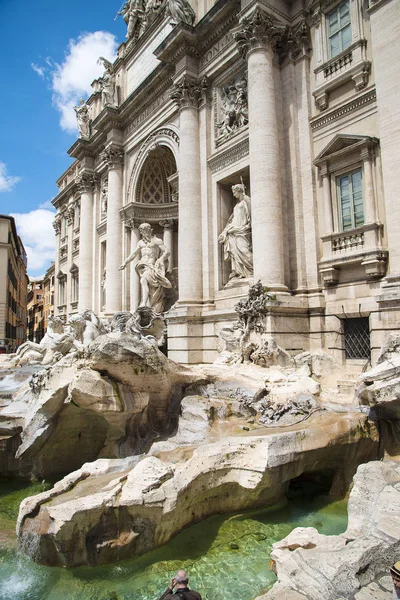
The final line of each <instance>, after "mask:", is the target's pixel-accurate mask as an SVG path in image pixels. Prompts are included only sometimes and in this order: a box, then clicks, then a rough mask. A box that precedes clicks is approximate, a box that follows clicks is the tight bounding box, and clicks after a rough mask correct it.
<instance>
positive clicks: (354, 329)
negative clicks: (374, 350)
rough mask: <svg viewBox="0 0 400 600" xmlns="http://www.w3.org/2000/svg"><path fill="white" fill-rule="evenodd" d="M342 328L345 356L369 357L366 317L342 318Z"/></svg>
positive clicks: (368, 335)
mask: <svg viewBox="0 0 400 600" xmlns="http://www.w3.org/2000/svg"><path fill="white" fill-rule="evenodd" d="M343 329H344V347H345V353H346V358H362V359H364V358H365V359H369V358H371V340H370V333H369V319H368V317H360V318H358V319H344V322H343Z"/></svg>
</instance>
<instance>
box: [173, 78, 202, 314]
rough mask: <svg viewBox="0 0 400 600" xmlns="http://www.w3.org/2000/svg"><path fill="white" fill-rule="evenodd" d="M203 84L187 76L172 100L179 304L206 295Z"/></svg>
mask: <svg viewBox="0 0 400 600" xmlns="http://www.w3.org/2000/svg"><path fill="white" fill-rule="evenodd" d="M201 90H202V83H201V82H199V81H195V80H193V79H189V78H188V77H187V76H186V75H185V76H184V77H183V78H182V79H181V80H180V81H179V83H177V84H176V85H175V86H174V89H173V92H172V94H171V98H172V99H173V100H174V101H175V102H176V103H177V104H178V106H179V108H180V117H179V133H180V146H179V225H178V228H179V229H178V264H179V304H183V305H193V304H199V303H200V302H201V301H202V296H203V290H202V287H203V285H202V284H203V275H202V240H201V227H202V213H201V172H200V138H199V115H198V108H199V103H200V100H201Z"/></svg>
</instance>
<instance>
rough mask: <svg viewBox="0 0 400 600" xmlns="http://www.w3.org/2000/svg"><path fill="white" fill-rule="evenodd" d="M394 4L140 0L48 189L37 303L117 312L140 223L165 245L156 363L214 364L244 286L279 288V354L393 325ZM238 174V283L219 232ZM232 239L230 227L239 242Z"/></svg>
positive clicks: (396, 259) (131, 290) (398, 294)
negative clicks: (47, 244) (162, 321)
mask: <svg viewBox="0 0 400 600" xmlns="http://www.w3.org/2000/svg"><path fill="white" fill-rule="evenodd" d="M179 8H180V11H179V10H178V9H179ZM399 11H400V4H399V2H398V1H397V0H291V1H288V0H229V1H225V0H216V1H215V0H191V1H190V2H187V1H186V0H179V2H178V1H169V2H166V1H160V2H149V1H147V2H145V1H144V2H143V7H142V13H141V14H142V17H141V19H142V20H140V19H139V21H138V22H135V23H136V24H135V27H137V29H136V30H133V33H132V28H131V30H130V31H129V32H128V35H129V36H130V37H129V38H128V40H127V42H124V43H123V44H121V46H120V47H119V49H118V57H117V59H116V60H115V61H114V62H113V63H110V62H108V61H104V60H103V62H104V68H105V72H104V75H103V77H102V78H100V79H99V80H96V81H94V82H93V84H92V87H93V94H92V95H91V97H90V98H89V99H88V100H87V105H86V106H87V110H88V111H89V112H88V114H90V122H89V121H88V122H86V123H83V124H82V122H81V123H80V125H79V128H80V137H79V138H78V139H77V141H76V142H75V143H74V145H73V146H72V147H71V148H70V150H69V154H70V156H71V157H72V158H73V159H74V162H73V164H72V165H71V167H70V168H69V169H68V170H67V171H66V172H65V173H64V174H63V175H62V176H61V177H60V178H59V180H58V182H57V184H58V188H59V190H58V194H57V196H56V198H55V199H54V202H53V203H54V206H55V207H56V209H57V215H56V219H55V230H56V236H57V256H56V264H55V276H56V286H55V298H56V300H55V313H56V314H57V315H59V316H63V317H65V318H68V316H69V315H71V314H73V313H75V312H77V311H78V310H84V309H86V308H90V309H92V310H94V311H95V312H96V313H99V314H103V315H105V316H110V315H112V314H114V313H115V312H117V311H121V310H134V309H135V308H136V307H137V306H138V304H139V302H140V279H139V276H138V271H139V274H140V265H139V267H138V262H136V264H135V261H132V262H131V263H130V264H129V265H127V267H126V268H125V269H124V270H120V266H121V264H122V263H123V261H124V260H125V259H126V257H127V256H128V255H129V254H130V253H131V252H132V251H134V250H135V249H136V248H137V247H138V246H137V245H138V242H139V240H140V234H141V230H140V229H139V226H140V224H143V223H149V224H150V225H151V226H152V228H153V232H154V234H155V235H156V237H157V238H158V239H159V240H162V242H163V247H164V248H166V250H167V251H168V264H167V265H166V271H165V276H166V277H167V278H168V280H169V282H170V285H169V286H167V284H166V283H165V282H164V283H163V284H162V285H164V287H165V289H164V310H165V311H166V317H167V320H168V351H169V356H170V357H171V358H173V359H175V360H177V361H179V362H182V363H197V362H212V361H213V360H214V359H215V358H216V356H217V352H218V343H219V342H218V333H219V331H220V330H221V328H222V327H225V326H226V325H228V324H230V323H232V322H234V320H235V319H236V314H235V311H234V306H235V304H236V303H237V302H238V300H239V299H240V298H242V297H244V296H245V295H246V294H247V291H248V288H249V285H250V284H251V283H252V282H253V281H258V280H261V282H262V283H263V284H265V285H266V286H268V287H269V288H270V290H271V291H273V292H274V293H275V294H276V298H277V303H276V305H274V306H271V309H270V313H269V315H268V318H267V320H266V327H267V329H268V332H269V333H271V334H272V335H273V336H274V337H275V339H276V341H277V342H278V343H279V344H280V345H281V346H283V347H284V348H286V349H287V350H288V351H290V352H292V353H297V352H302V351H308V350H312V351H314V350H317V349H322V350H323V351H326V352H328V353H330V354H332V355H333V356H334V357H335V358H336V360H338V361H340V362H342V361H343V362H344V361H347V362H348V364H349V365H350V364H351V362H352V361H353V362H354V363H355V365H356V366H357V365H358V366H360V365H362V364H365V362H366V361H368V360H369V359H370V358H371V357H372V360H374V359H376V357H377V354H378V352H379V348H380V346H381V345H382V343H383V341H384V340H385V338H386V336H387V334H388V332H389V331H393V330H398V328H399V325H398V323H399V310H400V234H399V230H400V229H399V227H400V203H399V202H398V200H397V196H398V193H397V190H398V189H399V187H400V174H399V169H398V168H397V162H398V161H397V156H398V149H397V146H398V140H399V139H400V108H399V102H398V89H399V85H400V72H399V69H398V64H397V62H396V60H395V59H394V57H396V56H399V55H400V18H399V17H400V14H399ZM137 23H139V25H137ZM238 184H243V188H242V189H243V190H244V191H245V195H246V197H249V198H250V200H249V202H248V214H250V212H251V222H250V225H249V226H248V228H247V229H246V236H248V235H250V233H251V263H252V269H251V271H252V272H251V276H244V275H243V273H242V274H241V275H240V276H238V274H237V272H236V271H235V269H234V268H233V262H232V260H229V256H231V255H230V254H229V252H231V250H229V248H228V250H227V245H226V243H222V242H221V239H223V238H224V235H222V238H221V234H223V233H224V232H225V231H226V227H227V224H229V223H232V216H231V215H232V214H233V213H234V208H235V202H236V200H235V198H234V196H233V194H232V186H233V185H238ZM235 219H236V217H234V218H233V221H235ZM249 231H250V233H249ZM243 232H244V229H242V230H241V231H238V230H237V229H236V230H235V231H233V233H232V232H231V236H233V237H231V240H234V243H235V244H236V247H237V248H239V249H240V247H242V249H243V247H244V246H243V243H244V242H243V236H244V233H243ZM235 236H236V237H235ZM240 236H242V238H241V241H240V240H239V238H240ZM246 239H247V238H246ZM241 244H242V246H241ZM246 244H247V242H246ZM246 248H247V246H246ZM238 252H239V250H238ZM245 252H247V254H248V249H246V250H245ZM239 255H240V252H239ZM227 257H228V260H225V259H226V258H227ZM247 258H248V257H247ZM137 260H138V259H137ZM240 260H241V259H239V262H240ZM139 262H140V251H139ZM239 270H240V269H239ZM232 275H233V276H232Z"/></svg>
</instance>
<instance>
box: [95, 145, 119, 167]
mask: <svg viewBox="0 0 400 600" xmlns="http://www.w3.org/2000/svg"><path fill="white" fill-rule="evenodd" d="M100 157H101V159H102V160H104V162H106V163H107V165H108V168H109V169H117V168H122V166H123V164H124V151H123V149H122V148H121V147H120V146H109V147H108V148H105V149H104V150H103V152H102V153H101V155H100Z"/></svg>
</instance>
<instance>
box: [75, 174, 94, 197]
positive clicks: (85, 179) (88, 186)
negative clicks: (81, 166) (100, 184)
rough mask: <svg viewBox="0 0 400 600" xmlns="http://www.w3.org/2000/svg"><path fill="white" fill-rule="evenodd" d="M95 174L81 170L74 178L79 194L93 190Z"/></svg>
mask: <svg viewBox="0 0 400 600" xmlns="http://www.w3.org/2000/svg"><path fill="white" fill-rule="evenodd" d="M96 181H97V176H96V175H95V174H94V173H90V172H87V171H86V172H83V173H81V174H80V175H79V176H78V177H77V178H76V184H77V186H78V189H79V191H80V192H81V194H82V193H83V192H93V190H94V186H95V185H96Z"/></svg>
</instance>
